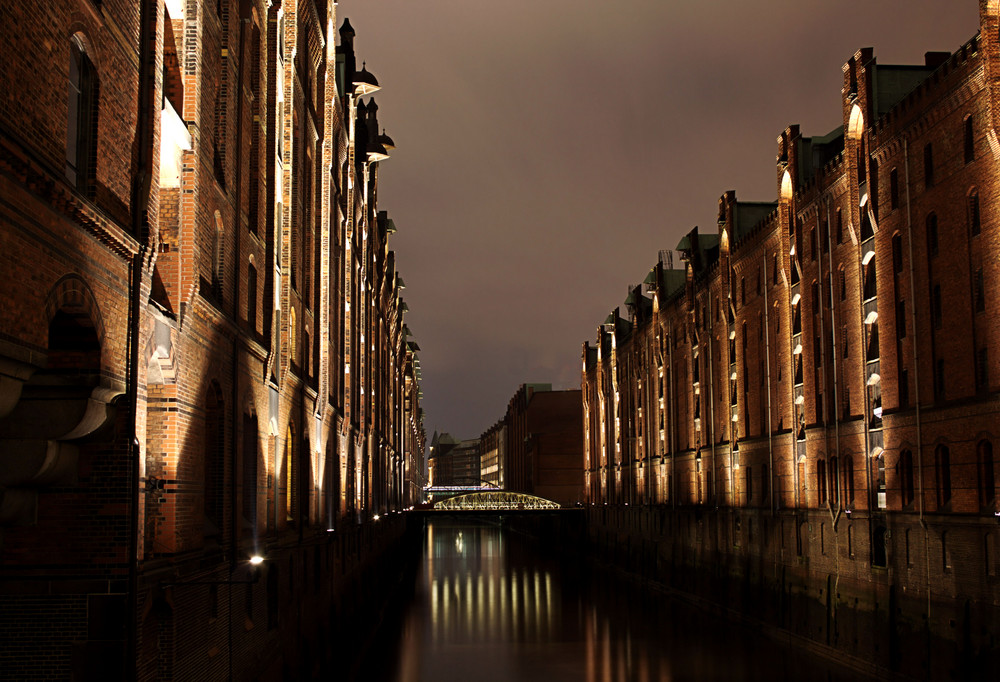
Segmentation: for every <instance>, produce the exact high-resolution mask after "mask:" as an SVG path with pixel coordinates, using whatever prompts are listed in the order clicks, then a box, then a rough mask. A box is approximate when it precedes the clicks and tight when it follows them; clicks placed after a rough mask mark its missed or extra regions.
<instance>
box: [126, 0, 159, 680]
mask: <svg viewBox="0 0 1000 682" xmlns="http://www.w3.org/2000/svg"><path fill="white" fill-rule="evenodd" d="M151 6H152V8H153V13H152V15H151V14H150V8H151ZM158 7H159V3H157V4H153V3H152V2H150V0H145V1H144V2H142V3H141V4H140V7H139V74H138V76H139V96H138V102H137V107H136V108H137V109H138V112H137V114H138V116H137V119H136V120H137V122H138V130H137V133H138V137H139V140H138V143H139V145H138V147H139V149H138V151H139V159H138V164H137V167H136V174H135V177H134V178H133V180H132V196H131V208H132V216H131V217H132V234H133V236H134V237H135V238H136V240H138V241H139V242H140V246H139V250H138V251H137V252H136V254H135V255H134V256H132V262H131V263H130V264H129V308H128V329H127V335H128V351H127V353H128V355H127V358H128V359H127V363H128V364H127V366H126V368H125V372H126V390H127V398H126V400H127V402H128V409H129V412H130V414H129V423H128V427H127V430H128V434H127V437H128V445H127V448H128V461H129V465H130V466H131V472H130V476H129V486H130V490H129V498H130V499H129V539H128V597H127V599H126V605H127V609H128V627H127V633H126V643H125V659H126V663H125V670H126V678H127V679H129V680H135V679H137V677H138V655H137V654H138V627H139V614H138V604H139V595H138V589H139V504H140V503H141V501H142V495H141V494H140V492H139V470H140V468H141V464H142V462H141V461H140V457H141V455H142V451H141V449H140V447H139V439H138V429H137V427H136V422H137V418H138V415H137V412H138V408H139V386H138V380H139V318H140V313H141V309H142V308H141V306H142V270H143V260H144V258H145V256H146V254H147V248H146V245H145V244H143V243H142V238H143V232H146V231H147V230H146V228H147V227H148V224H147V220H148V217H147V213H146V211H147V209H148V207H149V194H150V184H151V182H152V169H151V166H152V163H151V159H152V156H153V154H152V146H153V126H154V125H155V121H154V119H153V114H152V111H153V107H152V106H151V102H150V100H151V99H152V97H153V88H152V78H153V76H154V75H155V74H153V73H152V69H151V68H150V62H151V61H153V60H154V58H155V53H154V51H153V49H151V45H150V44H151V43H152V40H153V32H152V31H151V30H150V29H151V26H150V24H151V23H152V22H153V21H155V19H156V11H157V9H158ZM147 239H148V233H147Z"/></svg>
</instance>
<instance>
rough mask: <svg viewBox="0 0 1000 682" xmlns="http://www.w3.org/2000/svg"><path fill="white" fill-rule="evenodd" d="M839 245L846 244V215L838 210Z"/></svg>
mask: <svg viewBox="0 0 1000 682" xmlns="http://www.w3.org/2000/svg"><path fill="white" fill-rule="evenodd" d="M837 243H838V244H843V243H844V214H843V213H841V211H840V209H839V208H838V209H837Z"/></svg>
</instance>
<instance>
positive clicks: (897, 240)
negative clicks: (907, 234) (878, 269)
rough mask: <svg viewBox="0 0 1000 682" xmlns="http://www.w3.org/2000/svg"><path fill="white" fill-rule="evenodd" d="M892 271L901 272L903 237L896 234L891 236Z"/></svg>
mask: <svg viewBox="0 0 1000 682" xmlns="http://www.w3.org/2000/svg"><path fill="white" fill-rule="evenodd" d="M892 272H893V274H896V275H898V274H900V273H901V272H903V238H902V237H900V236H899V235H898V234H896V235H893V237H892Z"/></svg>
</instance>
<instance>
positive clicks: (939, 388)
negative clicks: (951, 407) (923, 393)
mask: <svg viewBox="0 0 1000 682" xmlns="http://www.w3.org/2000/svg"><path fill="white" fill-rule="evenodd" d="M934 399H935V400H944V359H943V358H938V361H937V363H935V366H934Z"/></svg>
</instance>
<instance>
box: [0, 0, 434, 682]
mask: <svg viewBox="0 0 1000 682" xmlns="http://www.w3.org/2000/svg"><path fill="white" fill-rule="evenodd" d="M335 10H336V5H335V4H334V3H327V2H324V1H322V0H303V1H302V2H299V3H297V4H296V3H287V2H286V3H280V2H272V3H264V2H261V1H259V0H256V1H251V2H242V3H237V2H231V1H227V0H222V1H219V2H207V1H204V0H202V1H194V0H189V1H188V2H180V0H165V2H146V1H144V2H141V3H126V2H119V1H112V0H103V1H101V2H94V1H92V0H73V1H69V2H60V3H55V5H54V6H52V7H50V8H49V11H48V12H45V13H42V12H38V11H36V9H35V8H33V7H32V6H30V5H26V4H25V5H18V6H16V7H13V6H12V7H11V8H10V9H9V13H13V15H15V16H13V17H8V18H16V21H15V22H14V23H15V24H16V25H17V26H18V31H17V33H16V34H14V33H9V34H6V35H5V39H6V40H8V41H13V43H7V44H5V46H4V54H5V55H6V56H7V57H8V60H7V61H6V62H5V64H6V67H5V77H4V85H5V87H4V88H3V94H2V95H0V197H2V202H0V240H2V243H3V245H4V247H5V248H4V250H3V255H2V256H0V259H2V263H3V272H4V274H5V277H4V281H3V284H2V287H3V290H2V295H0V329H2V332H0V395H2V398H0V439H3V441H4V452H5V453H6V455H5V457H4V462H3V464H2V465H0V639H2V641H4V642H5V644H7V645H8V646H4V647H3V648H2V649H0V670H2V671H3V673H2V675H3V676H7V675H12V676H13V677H16V678H18V679H33V678H39V677H47V678H52V677H58V678H73V679H84V678H86V679H91V678H93V679H116V678H120V677H122V676H126V677H129V678H136V679H168V678H177V679H182V678H193V677H219V678H223V677H226V676H227V675H230V676H235V677H241V676H245V675H247V674H249V672H250V671H251V670H252V671H254V674H256V675H260V676H262V677H264V678H269V679H280V678H282V677H283V676H284V677H285V678H286V679H287V678H288V676H289V675H293V676H300V675H301V676H302V677H308V676H310V675H311V674H313V673H315V672H316V670H315V669H314V668H313V669H310V668H309V667H307V666H313V667H315V666H319V665H322V660H323V657H322V655H317V654H319V653H320V652H323V651H325V650H326V648H327V647H326V641H325V640H326V638H327V637H328V636H329V635H330V628H331V627H333V625H331V615H330V614H331V613H335V609H333V607H332V605H333V604H334V603H335V601H336V600H337V599H338V598H339V597H338V590H341V589H342V587H343V585H344V580H345V578H344V576H346V575H348V574H349V573H350V572H351V571H353V570H355V569H356V568H357V567H358V566H359V562H360V561H363V560H365V559H364V558H365V557H366V556H370V554H371V552H373V551H374V550H375V548H376V547H377V546H379V543H380V541H379V540H378V538H379V532H378V528H386V529H388V527H389V524H385V523H383V524H382V525H381V526H375V525H374V521H375V519H376V518H377V517H378V516H379V515H385V514H386V513H387V512H392V511H398V510H401V509H403V508H404V507H406V506H409V505H412V504H413V502H414V501H415V500H416V493H417V491H418V490H419V478H418V477H419V462H420V460H421V459H422V452H423V447H424V434H423V426H422V413H421V408H420V403H419V381H418V370H417V362H416V358H415V349H416V346H415V344H414V343H413V342H412V341H411V340H409V339H408V338H407V336H408V333H409V330H408V329H407V327H406V325H405V324H404V312H405V310H406V305H405V303H404V302H403V299H402V295H401V290H402V280H401V279H400V277H399V275H398V274H397V270H396V262H395V255H394V253H393V252H392V251H391V250H390V248H389V235H390V234H391V233H392V232H393V231H394V230H395V226H394V224H393V222H392V220H391V219H390V218H389V217H388V215H387V214H386V213H385V212H384V211H380V210H379V208H378V168H379V164H380V163H381V162H382V161H384V160H385V159H387V158H388V155H389V150H391V148H392V140H391V138H389V137H388V136H387V135H386V134H385V133H384V131H382V130H380V128H379V122H378V107H377V104H375V102H374V100H373V99H370V98H369V99H364V98H366V97H369V96H370V95H371V93H373V92H375V91H376V90H377V89H378V83H377V80H376V79H375V78H374V76H373V75H372V74H371V73H369V72H368V71H367V70H366V69H365V68H364V67H363V68H362V69H357V65H356V60H355V53H354V37H355V36H354V30H353V29H352V28H351V26H350V24H349V23H348V22H346V21H345V22H344V23H343V26H342V27H341V29H340V31H339V41H338V31H337V30H336V28H335V27H336V14H335ZM386 532H388V530H387V531H386ZM348 548H351V550H350V551H348ZM254 555H258V556H262V557H263V558H264V563H263V565H262V566H260V567H252V566H250V565H249V564H248V559H249V558H250V557H251V556H254ZM279 576H280V578H279ZM251 578H252V579H253V580H250V579H251ZM306 590H308V598H305V596H306V594H307V592H306Z"/></svg>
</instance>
